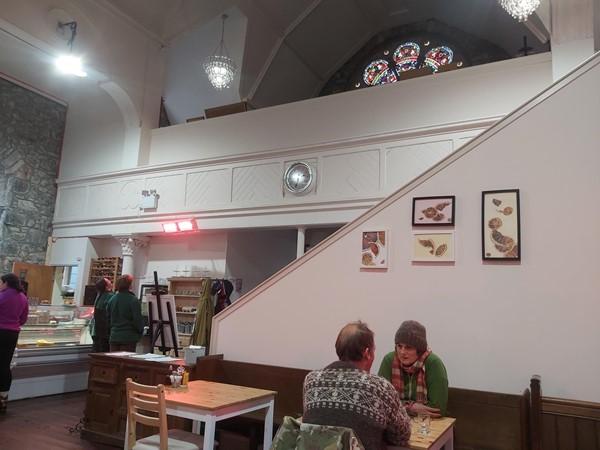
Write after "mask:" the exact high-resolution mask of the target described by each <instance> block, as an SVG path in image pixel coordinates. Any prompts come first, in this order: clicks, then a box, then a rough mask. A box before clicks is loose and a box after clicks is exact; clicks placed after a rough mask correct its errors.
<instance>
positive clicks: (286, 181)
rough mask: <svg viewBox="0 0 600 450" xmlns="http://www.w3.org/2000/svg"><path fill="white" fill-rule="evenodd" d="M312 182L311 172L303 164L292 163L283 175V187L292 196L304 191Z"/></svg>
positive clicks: (312, 175)
mask: <svg viewBox="0 0 600 450" xmlns="http://www.w3.org/2000/svg"><path fill="white" fill-rule="evenodd" d="M313 181H314V173H313V170H312V169H311V167H310V166H309V165H308V164H306V163H304V162H295V163H293V164H292V165H291V166H290V167H288V168H287V170H286V171H285V174H284V175H283V185H284V186H285V188H286V189H287V190H288V191H289V192H291V193H293V194H300V193H302V192H304V191H306V190H307V189H308V188H309V187H310V185H311V184H312V183H313Z"/></svg>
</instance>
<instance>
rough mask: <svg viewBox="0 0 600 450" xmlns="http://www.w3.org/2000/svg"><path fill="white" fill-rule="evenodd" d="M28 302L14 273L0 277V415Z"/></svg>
mask: <svg viewBox="0 0 600 450" xmlns="http://www.w3.org/2000/svg"><path fill="white" fill-rule="evenodd" d="M28 315H29V302H28V300H27V297H25V294H23V290H22V289H21V282H20V281H19V278H18V277H17V276H16V275H15V274H14V273H8V274H6V275H2V276H1V277H0V414H4V413H6V407H7V403H8V391H9V390H10V385H11V384H12V373H11V371H10V362H11V360H12V357H13V354H14V352H15V348H16V347H17V340H18V339H19V332H20V331H21V325H24V324H25V322H27V316H28Z"/></svg>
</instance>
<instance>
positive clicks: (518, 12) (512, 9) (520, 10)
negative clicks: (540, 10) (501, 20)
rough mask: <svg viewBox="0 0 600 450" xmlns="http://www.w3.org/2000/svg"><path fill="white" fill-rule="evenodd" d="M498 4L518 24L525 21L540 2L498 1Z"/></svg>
mask: <svg viewBox="0 0 600 450" xmlns="http://www.w3.org/2000/svg"><path fill="white" fill-rule="evenodd" d="M498 3H500V6H502V7H503V8H504V9H505V10H506V11H508V13H509V14H510V15H511V16H513V17H514V18H515V19H517V20H518V21H519V22H524V21H526V20H527V17H529V15H530V14H532V13H533V12H534V11H535V10H536V9H537V7H538V6H540V0H498Z"/></svg>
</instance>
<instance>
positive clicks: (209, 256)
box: [135, 233, 227, 283]
mask: <svg viewBox="0 0 600 450" xmlns="http://www.w3.org/2000/svg"><path fill="white" fill-rule="evenodd" d="M226 254H227V233H197V234H191V235H169V236H154V237H152V238H151V240H150V242H149V244H148V247H147V248H146V252H145V253H144V252H140V255H139V256H138V257H136V262H135V267H136V274H135V277H136V279H138V280H139V283H153V282H154V271H156V272H157V274H158V277H159V278H160V279H161V280H162V283H165V282H166V279H167V278H170V277H174V276H180V277H181V276H192V272H196V276H209V277H223V276H224V274H225V257H226ZM176 270H177V271H179V273H177V274H176V273H175V271H176ZM184 270H188V271H189V272H187V273H185V274H184V272H183V271H184Z"/></svg>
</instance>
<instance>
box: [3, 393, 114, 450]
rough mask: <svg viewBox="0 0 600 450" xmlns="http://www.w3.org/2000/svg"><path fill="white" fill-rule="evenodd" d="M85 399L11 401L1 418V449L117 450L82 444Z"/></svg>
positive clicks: (77, 395) (59, 397) (61, 397)
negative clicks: (78, 428) (80, 428)
mask: <svg viewBox="0 0 600 450" xmlns="http://www.w3.org/2000/svg"><path fill="white" fill-rule="evenodd" d="M85 395H86V392H85V391H81V392H73V393H69V394H60V395H50V396H47V397H38V398H32V399H27V400H16V401H10V402H9V403H8V412H7V413H6V414H2V415H0V449H2V450H34V449H35V450H39V449H44V450H46V449H48V450H76V449H84V450H93V449H96V450H109V449H110V450H115V448H116V447H109V446H107V445H102V444H96V443H92V442H88V441H85V440H82V439H81V438H80V433H79V431H78V430H77V429H75V428H76V427H77V425H78V424H79V421H80V419H81V418H82V417H83V410H84V408H85ZM71 430H72V431H71Z"/></svg>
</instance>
